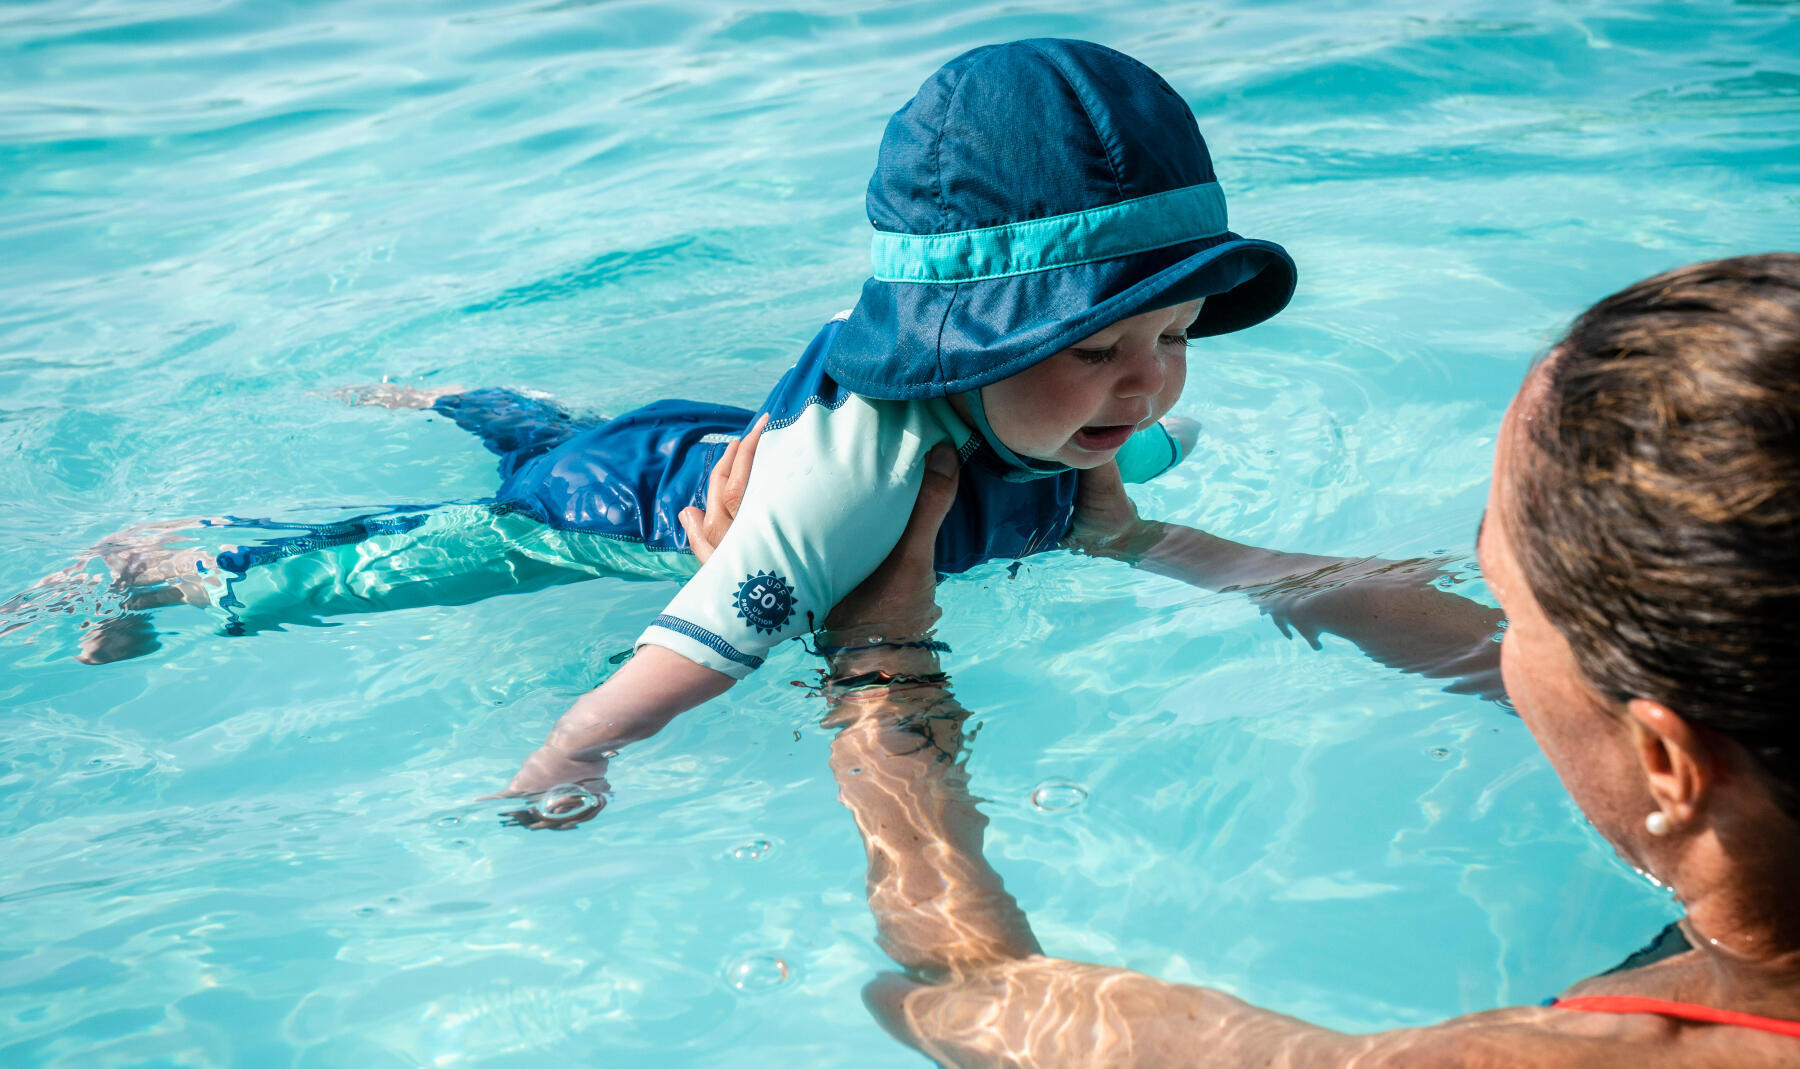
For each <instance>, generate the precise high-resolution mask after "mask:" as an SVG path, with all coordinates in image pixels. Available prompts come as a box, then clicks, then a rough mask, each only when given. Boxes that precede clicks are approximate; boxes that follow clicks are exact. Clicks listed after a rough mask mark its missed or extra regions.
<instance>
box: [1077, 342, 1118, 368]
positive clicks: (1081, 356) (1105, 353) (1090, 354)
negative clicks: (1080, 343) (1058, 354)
mask: <svg viewBox="0 0 1800 1069" xmlns="http://www.w3.org/2000/svg"><path fill="white" fill-rule="evenodd" d="M1070 351H1071V352H1073V353H1074V354H1075V358H1076V359H1077V360H1080V361H1081V362H1082V363H1084V364H1104V363H1106V362H1107V361H1108V360H1111V359H1112V358H1113V357H1114V356H1116V355H1118V349H1117V348H1116V347H1114V346H1108V347H1107V348H1105V349H1072V350H1070Z"/></svg>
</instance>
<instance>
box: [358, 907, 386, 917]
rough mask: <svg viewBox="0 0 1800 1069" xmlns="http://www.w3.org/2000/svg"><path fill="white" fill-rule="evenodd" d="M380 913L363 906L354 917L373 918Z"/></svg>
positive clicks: (373, 908) (372, 908)
mask: <svg viewBox="0 0 1800 1069" xmlns="http://www.w3.org/2000/svg"><path fill="white" fill-rule="evenodd" d="M380 912H381V911H380V910H378V909H376V908H375V907H374V906H364V907H363V908H361V909H359V910H357V911H356V915H357V916H358V917H373V916H374V915H375V914H377V913H380Z"/></svg>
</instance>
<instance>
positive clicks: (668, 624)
mask: <svg viewBox="0 0 1800 1069" xmlns="http://www.w3.org/2000/svg"><path fill="white" fill-rule="evenodd" d="M650 626H651V627H660V628H662V629H664V630H665V631H673V632H675V633H676V634H678V635H682V636H684V637H687V638H691V639H693V640H694V641H695V642H698V643H700V644H701V645H703V646H707V647H709V648H711V649H712V651H713V652H714V653H717V654H718V655H719V656H721V657H724V658H726V659H727V660H732V661H736V662H737V663H738V664H741V665H744V666H745V667H747V668H753V669H754V668H761V667H762V664H763V659H762V658H761V657H755V656H752V655H750V654H748V653H744V652H743V651H741V650H739V649H738V648H737V647H736V646H733V645H732V644H731V643H729V642H727V641H725V640H724V639H722V638H720V637H719V636H718V635H715V634H713V633H712V632H711V631H708V630H706V629H705V628H703V627H699V626H696V625H694V624H690V623H688V622H687V621H686V620H683V619H681V618H680V617H677V616H670V615H668V614H667V613H664V614H663V615H661V616H658V617H657V618H656V619H654V620H652V621H650Z"/></svg>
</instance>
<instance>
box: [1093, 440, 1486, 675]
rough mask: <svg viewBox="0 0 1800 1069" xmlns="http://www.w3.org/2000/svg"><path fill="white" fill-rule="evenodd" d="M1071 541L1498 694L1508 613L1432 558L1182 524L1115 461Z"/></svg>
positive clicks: (1396, 663) (1098, 474) (1399, 664)
mask: <svg viewBox="0 0 1800 1069" xmlns="http://www.w3.org/2000/svg"><path fill="white" fill-rule="evenodd" d="M1067 544H1068V545H1069V546H1070V548H1072V549H1075V550H1077V551H1078V552H1083V553H1088V554H1090V555H1092V556H1096V557H1112V558H1114V559H1117V560H1124V561H1126V562H1128V563H1130V564H1133V565H1136V566H1137V567H1139V568H1143V569H1144V570H1145V571H1151V572H1156V573H1157V574H1159V575H1166V576H1169V577H1171V578H1174V579H1179V580H1181V581H1182V582H1184V583H1191V584H1193V585H1194V586H1198V587H1202V588H1204V589H1207V590H1240V591H1243V592H1244V593H1245V594H1247V595H1248V596H1249V597H1250V598H1251V599H1252V600H1253V601H1255V602H1256V603H1257V605H1258V606H1260V607H1261V608H1262V609H1263V611H1265V612H1267V613H1268V614H1269V615H1270V617H1271V618H1273V619H1274V621H1275V624H1276V626H1277V627H1279V628H1281V630H1282V633H1283V634H1287V633H1289V629H1290V628H1292V629H1293V630H1296V631H1298V632H1300V635H1301V637H1302V638H1305V639H1306V641H1307V642H1308V643H1310V644H1311V645H1312V646H1313V647H1314V648H1317V647H1318V645H1319V641H1318V636H1320V635H1322V634H1333V635H1338V636H1340V637H1342V638H1345V639H1348V640H1350V641H1351V642H1352V643H1354V644H1355V645H1356V646H1357V648H1359V649H1361V650H1362V651H1363V652H1364V653H1365V654H1367V655H1368V656H1369V657H1371V658H1373V659H1374V660H1376V661H1378V662H1380V663H1382V664H1384V665H1387V666H1388V667H1390V668H1396V669H1399V670H1400V671H1403V672H1412V673H1416V674H1419V675H1423V676H1427V677H1430V678H1436V679H1451V680H1454V682H1453V683H1452V684H1451V686H1450V687H1449V688H1448V689H1450V690H1452V691H1456V692H1458V693H1468V694H1479V695H1481V696H1482V697H1484V698H1500V697H1502V696H1504V694H1505V691H1504V690H1503V689H1502V687H1501V683H1500V646H1499V644H1498V643H1496V642H1494V641H1493V636H1494V634H1495V633H1496V632H1497V631H1498V630H1499V629H1500V627H1501V626H1502V623H1503V620H1504V617H1503V616H1502V614H1501V613H1500V611H1499V610H1498V609H1491V608H1488V607H1487V606H1485V605H1480V604H1478V603H1476V602H1473V601H1470V600H1469V599H1467V598H1463V597H1458V596H1457V595H1455V594H1451V593H1449V592H1447V591H1444V590H1440V589H1438V588H1437V587H1436V586H1435V585H1434V583H1435V581H1436V580H1437V579H1438V578H1439V576H1440V572H1439V569H1438V565H1437V563H1436V562H1435V561H1430V560H1408V561H1391V560H1382V559H1380V558H1375V557H1326V556H1318V555H1316V554H1311V553H1284V552H1281V551H1278V550H1272V549H1263V548H1260V547H1258V546H1247V545H1244V544H1242V543H1238V542H1233V541H1230V540H1229V539H1225V538H1220V537H1218V536H1216V535H1211V534H1207V533H1206V532H1205V531H1198V530H1195V529H1194V528H1192V527H1184V526H1182V525H1181V524H1174V523H1158V522H1155V521H1149V520H1144V519H1141V518H1139V516H1138V514H1137V508H1136V507H1135V506H1134V505H1132V503H1131V499H1130V498H1128V497H1126V496H1125V488H1124V486H1123V485H1122V484H1121V482H1120V480H1119V474H1118V470H1117V469H1116V468H1115V467H1113V466H1111V465H1108V466H1106V467H1103V468H1098V469H1095V470H1094V471H1091V472H1084V473H1083V476H1082V483H1081V494H1080V497H1079V498H1078V499H1077V502H1076V510H1075V529H1074V531H1073V532H1072V533H1071V534H1070V536H1069V539H1068V541H1067Z"/></svg>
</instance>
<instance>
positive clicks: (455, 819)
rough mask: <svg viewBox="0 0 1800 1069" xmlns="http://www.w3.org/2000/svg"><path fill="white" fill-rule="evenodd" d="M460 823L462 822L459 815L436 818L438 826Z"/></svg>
mask: <svg viewBox="0 0 1800 1069" xmlns="http://www.w3.org/2000/svg"><path fill="white" fill-rule="evenodd" d="M461 823H462V818H461V817H439V818H438V827H440V828H454V827H456V826H457V825H458V824H461Z"/></svg>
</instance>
